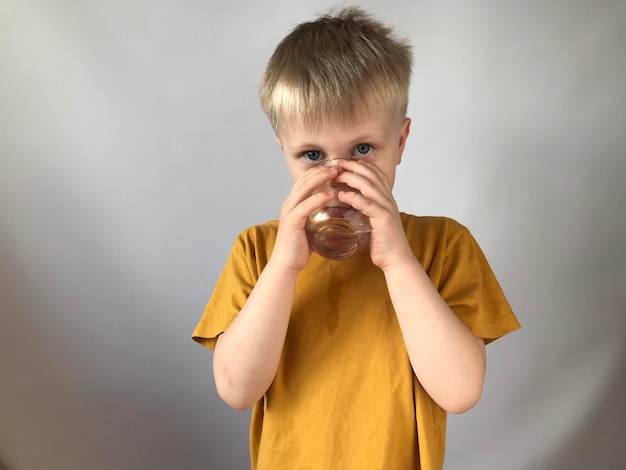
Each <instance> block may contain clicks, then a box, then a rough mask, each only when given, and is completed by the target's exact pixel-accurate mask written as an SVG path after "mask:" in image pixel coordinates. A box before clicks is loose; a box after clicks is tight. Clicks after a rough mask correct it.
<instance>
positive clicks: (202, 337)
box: [191, 229, 260, 349]
mask: <svg viewBox="0 0 626 470" xmlns="http://www.w3.org/2000/svg"><path fill="white" fill-rule="evenodd" d="M256 239H257V237H256V236H255V233H254V231H253V229H248V230H246V231H245V232H243V233H242V234H240V235H239V236H238V237H237V239H236V240H235V242H234V244H233V247H232V250H231V252H230V255H229V256H228V259H227V261H226V264H225V265H224V268H223V270H222V273H221V274H220V277H219V278H218V280H217V283H216V284H215V289H214V290H213V293H212V295H211V298H210V300H209V302H208V303H207V305H206V307H205V309H204V312H203V314H202V317H201V318H200V321H199V322H198V324H197V326H196V328H195V330H194V332H193V334H192V336H191V337H192V339H193V340H194V341H197V342H198V343H200V344H202V345H203V346H205V347H207V348H210V349H214V348H215V343H216V342H217V337H218V336H219V335H220V334H221V333H223V332H224V331H226V329H227V328H228V326H229V325H230V324H231V322H232V321H233V320H234V319H235V317H236V316H237V314H238V313H239V311H240V310H241V308H242V307H243V305H244V303H245V302H246V299H247V298H248V296H249V295H250V292H252V288H253V287H254V285H255V283H256V281H257V279H258V277H259V272H260V269H259V266H258V262H257V261H258V256H257V253H256V247H255V244H256V243H255V242H256V241H257V240H256Z"/></svg>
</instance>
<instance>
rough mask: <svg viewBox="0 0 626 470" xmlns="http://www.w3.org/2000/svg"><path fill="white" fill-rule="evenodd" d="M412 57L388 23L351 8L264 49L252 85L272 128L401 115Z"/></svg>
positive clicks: (308, 24) (303, 25)
mask: <svg viewBox="0 0 626 470" xmlns="http://www.w3.org/2000/svg"><path fill="white" fill-rule="evenodd" d="M412 61H413V57H412V50H411V46H410V44H409V43H408V42H407V41H406V40H403V39H399V38H396V37H394V32H393V30H392V28H391V27H389V26H387V25H385V24H383V23H381V22H380V21H377V20H375V19H373V18H372V17H371V16H370V15H369V14H367V13H366V12H365V11H363V10H361V9H360V8H357V7H346V8H342V9H339V10H337V11H335V12H332V11H331V12H329V13H327V14H324V15H322V16H319V17H318V18H317V19H316V20H315V21H311V22H306V23H301V24H300V25H298V26H297V27H296V28H295V29H294V30H293V31H292V32H291V33H290V34H289V35H287V36H286V37H285V38H284V39H283V40H282V41H281V42H280V43H279V44H278V46H277V47H276V49H275V51H274V53H273V54H272V56H271V58H270V60H269V62H268V64H267V68H266V69H265V73H264V75H263V78H262V80H261V85H260V99H261V106H262V107H263V110H264V111H265V114H266V115H267V117H268V118H269V120H270V122H271V124H272V127H273V128H274V130H275V131H278V129H279V128H280V125H281V123H286V122H294V120H295V122H298V123H300V124H303V125H307V126H318V127H319V126H321V125H328V124H330V123H348V122H351V121H355V120H356V119H358V118H359V115H360V114H361V113H363V112H382V111H385V110H395V111H396V112H397V113H398V114H399V115H401V116H400V117H404V116H406V111H407V106H408V93H409V83H410V79H411V65H412Z"/></svg>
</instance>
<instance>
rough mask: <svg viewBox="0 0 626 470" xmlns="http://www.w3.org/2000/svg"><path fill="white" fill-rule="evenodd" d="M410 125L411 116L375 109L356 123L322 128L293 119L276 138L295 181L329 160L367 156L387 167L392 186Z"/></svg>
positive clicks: (383, 168) (378, 164)
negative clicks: (380, 111)
mask: <svg viewBox="0 0 626 470" xmlns="http://www.w3.org/2000/svg"><path fill="white" fill-rule="evenodd" d="M410 125H411V120H410V119H409V118H405V119H400V118H398V117H395V116H391V113H372V114H371V115H370V116H367V117H365V118H362V119H360V120H359V121H358V122H355V123H353V124H348V125H332V124H330V125H328V126H323V127H321V128H320V129H318V130H310V129H309V128H307V127H305V126H303V125H301V124H298V123H292V124H289V125H286V126H283V127H282V128H281V129H280V131H279V132H278V133H277V135H276V140H277V142H278V144H279V145H280V147H281V149H282V151H283V153H284V154H285V158H286V160H287V167H288V169H289V173H290V174H291V178H292V180H293V181H294V182H295V181H296V180H297V179H298V178H300V177H301V176H302V175H303V174H304V173H305V172H306V171H307V170H309V169H310V168H312V167H314V166H316V165H319V164H320V163H322V162H323V161H326V160H333V159H338V158H341V159H367V160H368V161H369V162H371V163H373V164H374V165H375V166H377V167H378V168H380V169H381V170H382V171H383V173H384V174H385V175H386V177H387V183H388V185H389V190H391V189H392V188H393V183H394V181H395V176H396V166H397V165H398V164H399V163H400V160H401V158H402V152H403V151H404V146H405V144H406V139H407V137H408V135H409V130H410Z"/></svg>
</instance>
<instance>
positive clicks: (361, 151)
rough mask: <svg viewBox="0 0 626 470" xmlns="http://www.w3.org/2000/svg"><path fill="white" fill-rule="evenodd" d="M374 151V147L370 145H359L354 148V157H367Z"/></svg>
mask: <svg viewBox="0 0 626 470" xmlns="http://www.w3.org/2000/svg"><path fill="white" fill-rule="evenodd" d="M373 151H374V147H372V146H371V145H370V144H359V145H357V146H356V147H354V152H353V155H354V156H356V157H366V156H367V155H369V154H370V153H372V152H373Z"/></svg>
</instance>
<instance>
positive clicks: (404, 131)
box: [396, 118, 411, 165]
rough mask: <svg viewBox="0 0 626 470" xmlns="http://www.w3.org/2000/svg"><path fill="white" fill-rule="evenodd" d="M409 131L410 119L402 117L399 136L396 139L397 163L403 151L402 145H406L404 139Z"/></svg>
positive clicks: (400, 159)
mask: <svg viewBox="0 0 626 470" xmlns="http://www.w3.org/2000/svg"><path fill="white" fill-rule="evenodd" d="M410 132H411V119H410V118H404V120H403V121H402V127H401V128H400V138H399V139H398V163H396V164H397V165H399V164H400V162H401V161H402V154H403V153H404V147H405V145H406V139H407V138H408V137H409V133H410Z"/></svg>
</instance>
